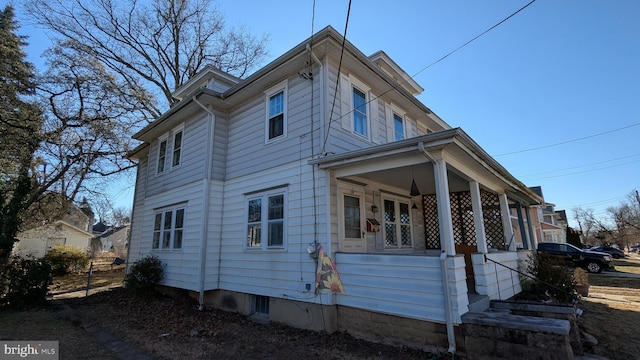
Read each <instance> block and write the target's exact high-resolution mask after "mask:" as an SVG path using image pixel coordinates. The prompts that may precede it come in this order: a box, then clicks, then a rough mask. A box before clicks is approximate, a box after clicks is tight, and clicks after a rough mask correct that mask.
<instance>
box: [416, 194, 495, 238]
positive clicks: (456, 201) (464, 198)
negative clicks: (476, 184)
mask: <svg viewBox="0 0 640 360" xmlns="http://www.w3.org/2000/svg"><path fill="white" fill-rule="evenodd" d="M449 198H450V201H451V219H452V223H453V240H454V242H455V244H456V245H468V246H477V240H476V231H475V226H474V223H473V209H472V207H471V194H470V193H469V192H468V191H461V192H454V193H450V194H449ZM480 199H481V203H482V215H483V217H484V228H485V234H486V238H487V246H488V247H490V248H494V249H500V250H506V248H507V247H506V244H505V242H504V230H503V227H502V216H501V214H500V202H499V199H498V195H497V194H494V193H491V192H488V191H485V190H480ZM422 206H423V210H424V211H423V213H424V233H425V240H426V247H427V249H441V248H442V247H441V244H440V231H439V228H438V204H437V200H436V195H435V194H433V195H423V196H422Z"/></svg>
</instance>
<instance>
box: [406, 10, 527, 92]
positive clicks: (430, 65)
mask: <svg viewBox="0 0 640 360" xmlns="http://www.w3.org/2000/svg"><path fill="white" fill-rule="evenodd" d="M534 2H536V0H531V1H530V2H529V3H528V4H526V5H525V6H523V7H521V8H520V9H518V10H516V11H515V12H514V13H513V14H511V15H509V16H507V17H506V18H504V19H502V20H501V21H500V22H498V23H497V24H495V25H493V26H492V27H490V28H488V29H487V30H485V31H483V32H482V33H480V34H479V35H477V36H476V37H474V38H473V39H471V40H469V41H467V42H466V43H464V44H462V45H460V46H458V47H457V48H455V49H453V50H451V51H449V53H447V54H446V55H444V56H443V57H441V58H440V59H438V60H436V61H434V62H432V63H431V64H429V65H427V66H425V67H424V68H422V69H421V70H420V71H418V72H417V73H415V74H414V75H413V76H412V77H411V78H412V79H413V78H414V77H416V76H418V74H420V73H421V72H423V71H425V70H427V69H428V68H430V67H432V66H433V65H435V64H437V63H439V62H440V61H442V60H444V59H446V58H448V57H449V56H451V55H452V54H453V53H455V52H456V51H458V50H460V49H462V48H463V47H465V46H467V45H469V44H471V43H472V42H474V41H475V40H477V39H478V38H479V37H481V36H482V35H484V34H486V33H488V32H489V31H491V30H493V29H495V28H497V27H498V26H500V25H502V23H504V22H505V21H507V20H509V19H511V18H512V17H514V16H516V15H517V14H518V13H519V12H521V11H522V10H524V9H526V8H527V7H528V6H529V5H531V4H533V3H534Z"/></svg>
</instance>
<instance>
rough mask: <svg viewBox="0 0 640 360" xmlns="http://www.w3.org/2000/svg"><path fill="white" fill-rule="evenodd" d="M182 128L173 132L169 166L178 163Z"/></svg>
mask: <svg viewBox="0 0 640 360" xmlns="http://www.w3.org/2000/svg"><path fill="white" fill-rule="evenodd" d="M182 133H183V131H182V129H180V130H177V131H175V132H174V134H173V160H172V161H171V167H176V166H178V165H180V160H181V155H182Z"/></svg>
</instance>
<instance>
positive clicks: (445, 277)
mask: <svg viewBox="0 0 640 360" xmlns="http://www.w3.org/2000/svg"><path fill="white" fill-rule="evenodd" d="M418 149H419V150H420V152H421V153H422V154H423V155H424V156H425V157H426V158H427V159H429V161H431V162H435V157H433V155H431V154H430V153H429V152H428V151H427V149H425V147H424V142H422V141H421V142H419V143H418ZM447 258H448V256H447V252H446V251H444V250H442V252H441V253H440V267H441V268H442V288H443V290H444V313H445V314H444V315H445V320H446V323H447V340H448V341H449V349H448V352H449V353H450V354H451V355H454V354H455V353H456V336H455V333H454V330H453V309H452V308H451V290H450V289H449V271H448V269H447Z"/></svg>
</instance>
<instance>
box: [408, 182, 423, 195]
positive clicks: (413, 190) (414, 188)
mask: <svg viewBox="0 0 640 360" xmlns="http://www.w3.org/2000/svg"><path fill="white" fill-rule="evenodd" d="M409 195H411V197H414V196H418V195H420V190H418V185H416V179H413V180H412V181H411V192H410V193H409Z"/></svg>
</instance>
